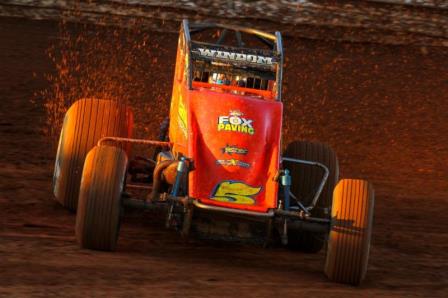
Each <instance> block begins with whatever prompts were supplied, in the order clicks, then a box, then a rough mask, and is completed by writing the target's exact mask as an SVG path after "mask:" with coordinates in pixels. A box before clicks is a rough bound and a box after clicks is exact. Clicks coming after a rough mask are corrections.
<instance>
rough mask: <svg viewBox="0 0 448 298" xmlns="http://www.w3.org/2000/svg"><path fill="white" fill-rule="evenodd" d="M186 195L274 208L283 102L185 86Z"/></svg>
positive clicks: (214, 202)
mask: <svg viewBox="0 0 448 298" xmlns="http://www.w3.org/2000/svg"><path fill="white" fill-rule="evenodd" d="M180 100H182V101H183V102H181V103H180V105H181V106H182V108H183V109H184V111H180V113H179V115H182V114H183V115H184V116H182V117H183V118H184V120H183V122H184V123H185V128H186V138H185V139H186V147H187V148H186V149H187V150H186V151H187V155H188V157H191V158H192V159H193V161H194V170H193V171H191V172H190V175H189V195H190V196H191V197H193V198H195V199H198V200H200V201H201V202H202V203H205V204H209V205H215V206H221V207H227V208H235V209H244V210H250V211H257V212H267V210H268V209H269V208H275V207H277V192H278V184H277V182H276V181H275V177H276V175H277V173H278V170H279V157H280V136H281V124H282V108H283V106H282V103H281V102H276V101H268V100H264V99H261V98H260V99H259V98H254V97H248V96H243V95H237V94H231V93H220V92H215V91H213V90H209V89H203V90H188V91H187V92H186V93H184V98H181V99H180Z"/></svg>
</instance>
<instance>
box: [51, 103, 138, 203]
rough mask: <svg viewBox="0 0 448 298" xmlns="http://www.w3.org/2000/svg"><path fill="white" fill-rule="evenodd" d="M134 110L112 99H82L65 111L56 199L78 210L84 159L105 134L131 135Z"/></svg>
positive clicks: (56, 164) (59, 151)
mask: <svg viewBox="0 0 448 298" xmlns="http://www.w3.org/2000/svg"><path fill="white" fill-rule="evenodd" d="M131 131H132V112H131V110H130V109H129V108H127V107H126V105H124V104H119V103H117V102H114V101H111V100H102V99H81V100H78V101H76V102H75V103H74V104H73V105H72V106H71V107H70V109H69V110H68V111H67V113H66V114H65V118H64V124H63V126H62V130H61V135H60V138H59V146H58V151H57V155H56V162H55V167H54V175H53V193H54V195H55V199H56V200H57V201H58V202H59V203H60V204H61V205H62V206H64V207H65V208H67V209H69V210H71V211H75V210H76V207H77V205H78V196H79V186H80V183H81V173H82V169H83V165H84V159H85V157H86V155H87V153H88V152H89V150H90V149H92V148H93V147H94V146H95V145H96V144H97V142H98V140H99V139H101V138H102V137H105V136H116V137H130V136H131Z"/></svg>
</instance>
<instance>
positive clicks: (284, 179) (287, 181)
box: [280, 169, 291, 245]
mask: <svg viewBox="0 0 448 298" xmlns="http://www.w3.org/2000/svg"><path fill="white" fill-rule="evenodd" d="M280 183H281V185H282V189H283V209H284V210H285V211H289V207H290V205H291V204H290V198H289V194H290V189H291V175H289V170H287V169H285V170H284V171H283V175H282V176H281V178H280ZM281 238H282V244H283V245H287V244H288V219H287V218H286V217H285V218H284V219H283V231H282V236H281Z"/></svg>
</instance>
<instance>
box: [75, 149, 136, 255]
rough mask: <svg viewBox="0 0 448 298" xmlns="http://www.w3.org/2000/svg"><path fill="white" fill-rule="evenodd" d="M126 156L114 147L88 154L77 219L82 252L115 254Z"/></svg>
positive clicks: (78, 237)
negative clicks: (110, 252)
mask: <svg viewBox="0 0 448 298" xmlns="http://www.w3.org/2000/svg"><path fill="white" fill-rule="evenodd" d="M126 166H127V156H126V153H125V152H124V150H122V149H121V148H117V147H113V146H96V147H94V148H93V149H92V150H90V152H89V153H88V154H87V157H86V161H85V164H84V170H83V172H82V180H81V188H80V192H79V202H78V212H77V215H76V239H77V241H78V243H79V245H80V246H81V247H82V248H89V249H97V250H115V247H116V243H117V239H118V233H119V224H120V213H121V212H120V210H121V194H122V191H123V185H124V179H125V177H126Z"/></svg>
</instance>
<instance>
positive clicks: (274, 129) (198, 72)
mask: <svg viewBox="0 0 448 298" xmlns="http://www.w3.org/2000/svg"><path fill="white" fill-rule="evenodd" d="M193 37H194V38H193ZM282 71H283V48H282V38H281V34H280V33H279V32H276V33H275V34H270V33H266V32H262V31H258V30H255V29H251V28H243V27H238V26H229V25H219V24H208V23H201V24H189V23H188V21H187V20H184V21H183V23H182V26H181V29H180V35H179V42H178V49H177V60H176V69H175V75H174V80H173V93H172V99H171V107H170V115H169V117H168V118H167V119H166V120H165V121H164V122H163V123H162V125H161V131H160V136H159V140H142V139H133V138H132V126H133V125H132V124H133V118H132V111H131V109H130V108H129V107H127V106H126V105H124V104H121V103H119V102H116V101H112V100H105V99H80V100H78V101H77V102H75V103H74V104H73V105H72V106H71V107H70V109H69V110H68V111H67V113H66V116H65V120H64V124H63V128H62V132H61V136H60V141H59V147H58V152H57V157H56V163H55V170H54V179H53V185H54V194H55V197H56V199H57V201H59V202H60V203H61V204H62V205H63V206H65V207H67V208H68V209H71V210H76V211H77V217H76V229H75V230H76V238H77V240H78V242H79V244H80V245H81V247H83V248H89V249H98V250H114V249H115V247H116V243H117V239H118V233H119V226H120V225H119V223H120V217H121V214H122V210H123V206H124V205H129V206H136V207H142V208H158V210H160V211H161V212H166V225H167V227H174V228H176V229H178V230H179V231H180V232H181V234H182V235H183V236H184V237H187V236H189V235H192V234H194V235H196V236H199V237H205V238H218V239H229V240H235V239H236V240H250V241H253V242H259V243H262V244H270V243H274V242H276V241H277V242H280V243H282V244H284V245H287V246H288V247H289V248H291V249H296V250H300V251H305V252H310V253H316V252H318V251H320V250H321V249H322V248H323V247H324V245H325V244H327V245H326V250H327V254H326V263H325V273H326V275H327V276H328V277H329V278H330V279H331V280H334V281H338V282H343V283H350V284H359V283H360V282H361V280H362V279H363V278H364V276H365V273H366V270H367V262H368V255H369V246H370V238H371V230H372V219H373V204H374V194H373V188H372V185H371V184H370V183H369V182H367V181H364V180H355V179H342V180H339V168H338V160H337V157H336V154H335V153H334V151H333V150H332V149H331V148H329V147H328V146H326V145H324V144H321V143H310V142H303V141H294V142H291V143H289V144H288V145H287V146H285V149H284V151H282V121H283V116H282V115H283V107H284V106H283V104H282V100H281V99H282V93H281V86H282ZM136 144H141V145H145V146H146V145H147V146H152V147H153V149H154V152H153V154H151V155H150V156H144V157H133V159H132V160H129V158H130V157H131V154H130V150H131V146H133V145H136ZM160 206H165V207H160Z"/></svg>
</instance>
